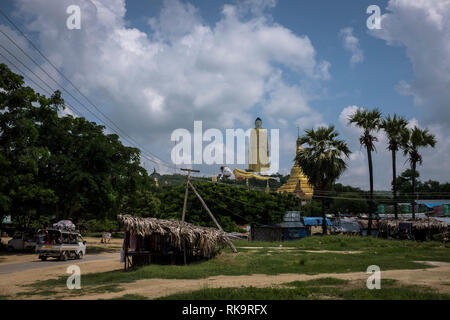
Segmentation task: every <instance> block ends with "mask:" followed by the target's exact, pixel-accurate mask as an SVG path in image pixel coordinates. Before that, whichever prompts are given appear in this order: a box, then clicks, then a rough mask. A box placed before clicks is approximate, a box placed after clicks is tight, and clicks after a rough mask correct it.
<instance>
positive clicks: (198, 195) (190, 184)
mask: <svg viewBox="0 0 450 320" xmlns="http://www.w3.org/2000/svg"><path fill="white" fill-rule="evenodd" d="M188 184H189V186H190V187H191V188H192V191H194V193H195V195H196V196H197V198H198V199H199V200H200V202H201V203H202V205H203V207H204V208H205V210H206V212H208V214H209V216H210V217H211V219H212V220H213V221H214V223H215V224H216V226H217V228H219V230H220V231H222V232H224V231H223V229H222V227H221V226H220V224H219V222H217V220H216V218H215V217H214V215H213V214H212V212H211V211H210V210H209V208H208V206H207V205H206V203H205V201H203V199H202V197H201V196H200V194H199V193H198V192H197V190H196V189H195V187H194V186H193V185H192V183H191V182H190V181H188ZM227 243H228V245H229V246H230V247H231V250H233V252H234V253H237V250H236V248H235V247H234V245H233V243H232V242H231V240H230V239H228V238H227Z"/></svg>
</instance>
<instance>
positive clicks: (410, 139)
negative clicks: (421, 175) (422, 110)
mask: <svg viewBox="0 0 450 320" xmlns="http://www.w3.org/2000/svg"><path fill="white" fill-rule="evenodd" d="M435 145H436V138H435V136H434V135H433V134H431V133H429V132H428V129H425V130H421V129H420V128H418V127H414V129H408V130H405V131H404V132H403V134H402V142H401V147H402V149H403V153H404V155H405V156H408V160H409V163H410V165H411V171H412V174H411V180H412V181H411V184H412V201H411V210H412V217H413V219H415V218H416V208H415V201H414V194H415V193H416V168H417V163H418V164H419V165H421V164H422V155H421V154H420V153H419V148H426V147H432V148H434V146H435Z"/></svg>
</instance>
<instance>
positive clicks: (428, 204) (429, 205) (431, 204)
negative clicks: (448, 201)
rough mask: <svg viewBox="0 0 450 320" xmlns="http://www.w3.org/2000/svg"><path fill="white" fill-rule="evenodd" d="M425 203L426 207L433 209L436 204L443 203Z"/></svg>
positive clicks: (440, 204)
mask: <svg viewBox="0 0 450 320" xmlns="http://www.w3.org/2000/svg"><path fill="white" fill-rule="evenodd" d="M425 205H426V206H427V207H428V208H431V209H433V208H434V207H436V206H442V205H443V203H425Z"/></svg>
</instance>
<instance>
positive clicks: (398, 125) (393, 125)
mask: <svg viewBox="0 0 450 320" xmlns="http://www.w3.org/2000/svg"><path fill="white" fill-rule="evenodd" d="M407 125H408V121H407V120H406V119H405V118H403V117H399V116H397V115H396V114H394V116H393V117H392V118H391V116H390V115H388V116H387V117H386V118H385V119H383V120H382V121H381V124H380V128H381V129H383V130H384V132H385V133H386V136H387V138H388V141H389V145H388V150H390V151H391V153H392V192H393V196H394V214H395V219H398V203H397V170H396V164H397V163H396V154H397V151H398V150H399V147H400V143H401V137H402V132H403V131H404V130H405V129H406V126H407Z"/></svg>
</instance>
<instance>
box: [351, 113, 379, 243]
mask: <svg viewBox="0 0 450 320" xmlns="http://www.w3.org/2000/svg"><path fill="white" fill-rule="evenodd" d="M380 122H381V111H380V110H378V109H374V110H370V111H368V110H365V109H358V110H357V111H356V112H355V113H354V114H353V115H351V116H350V117H349V119H348V124H355V125H356V126H357V127H358V128H361V129H363V134H362V135H361V137H360V138H359V142H360V144H361V146H364V147H365V148H366V150H367V160H368V162H369V179H370V196H369V197H370V199H369V204H370V208H369V224H368V228H367V229H368V235H370V232H371V229H372V214H373V211H374V203H373V165H372V152H374V151H375V142H376V141H378V139H377V137H375V136H374V135H373V132H374V131H378V130H380Z"/></svg>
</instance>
